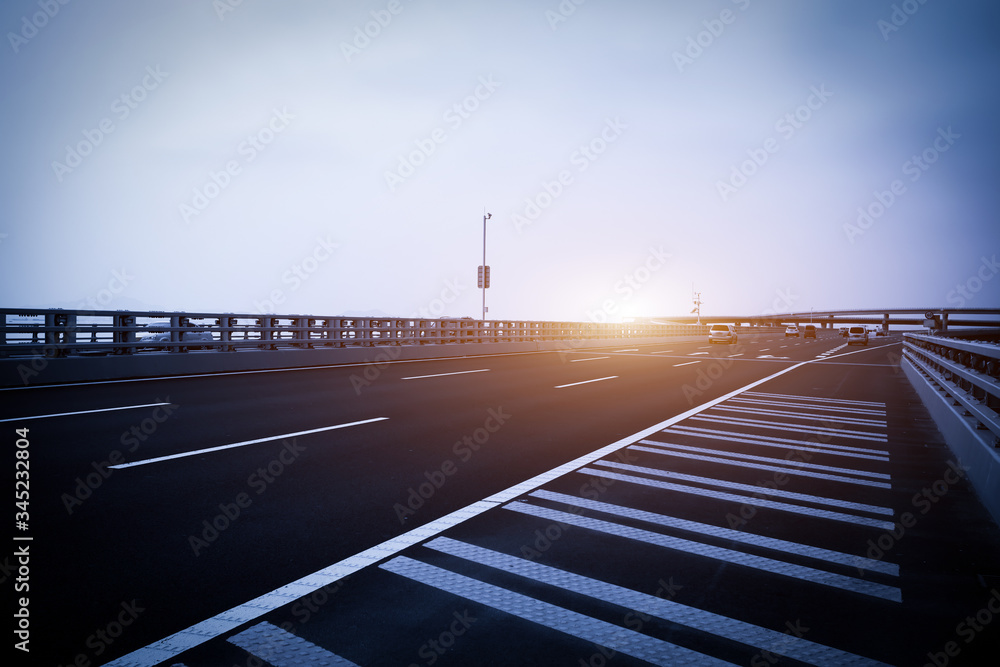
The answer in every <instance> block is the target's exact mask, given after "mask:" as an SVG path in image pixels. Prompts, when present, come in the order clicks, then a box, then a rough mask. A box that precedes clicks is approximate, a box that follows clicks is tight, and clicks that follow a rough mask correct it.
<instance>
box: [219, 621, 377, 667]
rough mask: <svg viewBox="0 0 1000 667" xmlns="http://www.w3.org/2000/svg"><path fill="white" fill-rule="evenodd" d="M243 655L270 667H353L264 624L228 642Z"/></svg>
mask: <svg viewBox="0 0 1000 667" xmlns="http://www.w3.org/2000/svg"><path fill="white" fill-rule="evenodd" d="M228 641H229V643H230V644H233V645H235V646H239V647H240V648H241V649H243V650H244V651H246V652H247V653H249V654H251V655H253V656H254V657H256V658H259V659H260V660H263V661H265V662H267V663H268V664H270V665H273V667H301V666H302V665H308V666H309V667H357V665H356V664H355V663H353V662H351V661H350V660H346V659H344V658H341V657H340V656H339V655H337V654H336V653H331V652H330V651H327V650H326V649H325V648H321V647H319V646H317V645H316V644H313V643H312V642H310V641H307V640H305V639H302V638H301V637H298V636H296V635H293V634H292V633H290V632H288V631H287V630H282V629H281V628H279V627H278V626H276V625H272V624H271V623H268V622H266V621H265V622H263V623H258V624H257V625H255V626H253V627H251V628H249V629H247V630H244V631H243V632H241V633H239V634H238V635H233V636H232V637H230V638H229V639H228Z"/></svg>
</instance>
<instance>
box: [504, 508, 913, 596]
mask: <svg viewBox="0 0 1000 667" xmlns="http://www.w3.org/2000/svg"><path fill="white" fill-rule="evenodd" d="M503 508H504V509H505V510H512V511H514V512H520V513H522V514H528V515H530V516H535V517H538V518H541V519H548V520H551V521H555V522H558V523H560V524H562V523H565V524H569V525H571V526H580V527H581V528H587V529H589V530H595V531H599V532H602V533H606V534H608V535H616V536H618V537H624V538H626V539H630V540H636V541H638V542H644V543H646V544H653V545H655V546H658V547H663V548H666V549H673V550H675V551H682V552H685V553H691V554H695V555H697V556H702V557H704V558H712V559H715V560H719V561H722V562H724V563H733V564H735V565H742V566H743V567H751V568H754V569H756V570H762V571H764V572H771V573H772V574H778V575H782V576H785V577H791V578H793V579H797V580H804V581H811V582H813V583H816V584H822V585H824V586H833V587H836V588H840V589H843V590H848V591H853V592H855V593H863V594H865V595H871V596H874V597H880V598H883V599H886V600H891V601H893V602H901V601H902V594H901V593H900V590H899V589H898V588H896V587H895V586H886V585H885V584H878V583H874V582H869V581H865V580H864V579H855V578H853V577H849V576H847V575H843V574H835V573H833V572H827V571H825V570H817V569H816V568H812V567H808V566H806V565H797V564H794V563H787V562H784V561H779V560H775V559H773V558H768V557H766V556H757V555H755V554H748V553H744V552H742V551H735V550H733V549H727V548H725V547H717V546H713V545H710V544H705V543H703V542H695V541H692V540H686V539H684V538H680V537H674V536H672V535H665V534H663V533H654V532H652V531H649V530H643V529H641V528H632V527H631V526H626V525H623V524H619V523H614V522H611V521H604V520H602V519H591V518H590V517H584V516H579V515H577V514H571V513H569V512H561V511H559V510H553V509H549V508H547V507H541V506H540V505H533V504H531V503H526V502H517V503H510V504H507V505H504V506H503Z"/></svg>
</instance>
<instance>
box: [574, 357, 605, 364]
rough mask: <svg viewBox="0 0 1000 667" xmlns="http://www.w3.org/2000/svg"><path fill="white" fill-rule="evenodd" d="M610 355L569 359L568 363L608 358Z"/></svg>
mask: <svg viewBox="0 0 1000 667" xmlns="http://www.w3.org/2000/svg"><path fill="white" fill-rule="evenodd" d="M610 358H611V357H587V358H586V359H570V360H569V363H571V364H573V363H576V362H578V361H597V360H598V359H610Z"/></svg>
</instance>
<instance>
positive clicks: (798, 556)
mask: <svg viewBox="0 0 1000 667" xmlns="http://www.w3.org/2000/svg"><path fill="white" fill-rule="evenodd" d="M985 333H989V332H985ZM985 333H984V334H983V335H985ZM112 342H114V341H112ZM178 342H179V343H183V342H186V341H183V339H182V340H180V341H178ZM597 342H599V343H601V344H600V346H594V347H590V346H588V345H586V344H582V345H579V346H564V347H562V348H558V349H552V350H537V349H536V350H532V351H520V352H505V353H503V354H496V353H494V354H476V355H460V354H458V355H450V356H448V357H444V358H424V359H416V358H414V359H380V360H370V361H368V362H365V361H357V362H343V363H337V364H330V365H320V366H314V367H302V368H288V367H286V368H273V369H252V370H244V371H230V372H225V373H200V374H170V373H165V374H162V375H159V376H157V377H132V378H125V377H120V378H114V379H108V380H101V381H94V380H90V381H85V382H81V381H76V382H73V381H69V382H60V383H49V382H46V379H47V377H46V375H45V372H42V373H40V374H39V375H38V376H37V377H35V378H33V379H32V382H30V383H29V384H27V385H18V386H10V387H6V388H3V389H0V397H2V400H0V422H2V423H3V425H4V426H5V427H6V428H7V429H8V435H9V437H10V438H11V442H12V443H14V445H13V446H14V448H15V449H16V450H17V451H24V452H27V454H25V456H24V457H23V459H21V460H25V461H26V462H27V464H30V465H26V468H25V472H27V473H30V480H29V481H30V482H31V484H30V487H28V489H26V490H27V491H29V495H28V496H27V498H25V499H24V500H23V502H25V503H26V507H25V509H24V512H25V514H26V516H24V517H23V518H22V519H19V521H21V522H22V524H23V527H21V525H20V524H19V525H17V526H15V527H16V528H17V531H16V535H15V537H16V538H22V539H19V540H16V541H15V545H16V548H23V549H24V550H25V551H26V556H25V558H27V559H28V561H29V563H28V565H27V566H26V567H28V568H29V570H28V575H27V576H29V577H30V582H29V584H30V596H27V597H26V599H27V602H26V603H25V604H24V606H23V608H24V609H27V610H28V611H27V612H26V613H28V614H29V615H30V619H31V620H30V624H29V631H30V632H29V636H30V642H31V644H30V646H31V648H32V651H33V655H32V657H33V658H38V659H39V660H42V661H44V662H46V663H47V664H59V665H68V664H94V665H97V664H113V665H150V666H151V665H186V666H187V667H198V666H206V667H207V666H209V665H219V664H225V665H250V664H262V663H263V662H266V663H267V664H272V665H283V664H296V663H295V662H294V660H296V659H297V658H292V657H289V656H292V655H293V654H294V653H293V652H295V651H299V652H303V651H304V652H305V653H304V654H303V653H299V654H298V655H300V656H301V655H311V656H315V657H316V658H317V659H322V660H324V661H326V662H327V664H358V665H369V664H379V665H382V664H401V665H410V664H418V665H422V664H423V665H425V664H436V665H447V664H456V665H467V664H581V663H582V664H585V665H588V664H590V665H596V664H605V663H607V662H608V661H609V660H611V659H612V658H613V659H614V661H615V662H619V663H621V664H630V665H639V664H676V663H677V662H682V661H687V662H691V663H694V664H718V663H736V664H774V663H775V662H777V661H778V660H784V661H788V662H792V663H795V664H924V663H925V662H929V663H930V664H935V663H934V661H935V660H936V661H938V662H941V661H942V660H946V659H947V660H948V661H949V663H948V664H962V663H963V661H964V663H965V664H981V663H982V661H983V660H987V659H989V658H990V657H991V656H994V655H995V653H996V651H997V649H998V647H1000V620H998V621H997V622H993V618H994V616H995V614H996V613H997V612H996V611H995V610H1000V529H998V528H997V524H996V520H995V517H994V516H993V515H992V514H991V512H992V511H995V510H996V504H997V503H996V500H997V497H1000V494H997V493H996V486H995V481H993V482H992V483H993V485H994V486H992V487H991V486H990V483H991V481H990V480H996V479H997V478H998V476H997V472H996V470H997V469H996V468H995V467H991V466H993V465H994V462H995V460H996V448H995V444H996V437H997V435H1000V423H998V421H997V419H996V410H995V408H996V407H997V396H998V395H1000V392H998V391H997V389H996V387H997V384H998V383H997V375H998V374H1000V369H998V367H997V363H1000V355H998V354H997V353H996V349H997V348H996V346H995V345H993V344H990V343H989V342H982V341H978V340H976V339H975V336H971V337H968V336H967V337H962V336H957V335H955V332H951V335H950V336H945V335H925V334H902V333H899V332H891V333H890V335H889V336H887V337H879V338H872V339H870V341H869V345H868V346H861V347H847V346H846V345H845V342H844V341H843V339H842V338H841V337H840V336H839V335H836V333H835V332H832V331H820V332H819V334H818V336H817V338H816V339H801V338H788V337H786V336H785V335H784V333H783V331H780V330H779V331H772V332H767V331H761V332H758V333H757V334H755V335H743V336H741V337H740V339H739V340H738V342H737V343H736V344H734V345H722V346H720V345H710V344H709V343H708V342H707V339H706V337H705V336H703V335H702V336H687V337H685V336H676V337H673V338H672V339H671V338H669V337H667V338H664V339H660V340H657V341H644V340H642V339H631V340H630V339H620V340H619V341H617V344H614V345H610V344H605V343H607V341H606V340H599V341H597ZM460 345H461V344H456V345H454V346H448V347H460ZM440 346H442V347H444V346H443V345H440ZM370 349H384V348H382V347H381V346H374V347H373V348H370ZM300 351H301V350H300ZM315 351H317V352H318V351H319V350H315ZM260 353H261V354H264V353H266V351H260ZM255 354H257V353H256V352H251V351H244V352H243V353H232V354H222V353H221V352H220V353H218V354H216V353H213V352H212V351H211V350H192V351H190V352H189V353H179V352H166V351H148V352H146V351H144V352H142V353H138V352H137V353H136V355H135V356H149V357H150V358H160V359H165V360H168V361H169V362H170V363H175V362H174V361H173V360H179V359H186V358H193V359H198V358H199V357H202V358H210V357H213V356H254V355H255ZM101 359H103V357H87V356H82V357H80V358H79V359H76V360H77V361H80V362H87V363H89V362H99V361H100V360H101ZM23 360H24V358H22V359H21V361H23ZM66 360H67V361H69V360H74V359H73V358H72V357H70V358H67V359H66ZM925 394H926V396H925ZM945 396H947V397H948V400H947V401H945V400H943V398H942V397H945ZM935 401H936V402H935ZM946 403H947V404H949V405H950V404H951V403H958V405H959V409H958V410H955V409H954V408H953V407H952V409H951V417H952V418H954V419H957V420H959V421H957V422H954V423H952V426H942V424H949V423H951V422H947V421H944V420H945V418H944V417H942V416H941V415H940V414H939V413H940V411H941V410H942V409H944V408H947V407H948V405H945V404H946ZM942 406H943V407H942ZM946 436H947V437H946ZM969 438H976V439H977V440H971V439H969ZM959 441H961V442H959ZM955 443H958V444H957V445H956V444H955ZM984 480H985V481H984ZM991 494H992V495H991ZM18 511H21V510H18ZM15 560H16V558H15V559H13V560H9V561H8V562H7V563H5V567H6V568H7V569H8V571H11V572H13V571H14V569H16V567H17V563H16V562H15ZM11 568H14V569H11ZM18 611H19V610H18V609H15V612H18ZM969 618H971V619H972V623H975V625H972V624H971V623H970V622H968V621H967V619H969ZM987 620H989V621H990V622H989V623H988V622H986V621H987ZM976 628H978V629H976ZM299 659H300V658H299Z"/></svg>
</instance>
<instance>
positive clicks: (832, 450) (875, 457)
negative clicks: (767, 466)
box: [663, 425, 889, 462]
mask: <svg viewBox="0 0 1000 667" xmlns="http://www.w3.org/2000/svg"><path fill="white" fill-rule="evenodd" d="M663 432H664V433H671V434H673V435H690V436H693V437H696V438H709V439H710V440H724V441H725V440H728V441H731V442H742V443H746V444H751V445H761V446H763V447H779V448H781V449H791V450H796V451H802V452H812V453H817V454H831V455H833V456H849V457H851V458H858V459H870V460H872V461H885V462H888V461H889V455H888V454H887V453H886V452H885V451H884V450H881V449H866V448H864V447H849V446H847V445H830V444H825V443H818V442H814V441H812V440H793V439H791V438H777V437H772V436H764V435H754V434H751V433H739V432H736V431H720V430H717V429H711V428H699V427H696V426H680V425H676V426H672V427H671V428H670V429H669V430H668V429H664V431H663Z"/></svg>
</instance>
